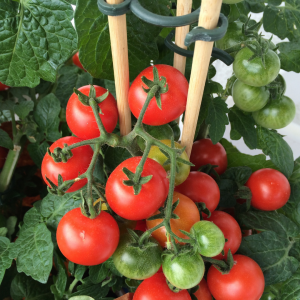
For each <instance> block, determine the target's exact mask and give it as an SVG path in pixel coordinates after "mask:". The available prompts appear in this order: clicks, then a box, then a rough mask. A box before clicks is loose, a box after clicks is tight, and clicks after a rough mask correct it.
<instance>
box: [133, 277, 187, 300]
mask: <svg viewBox="0 0 300 300" xmlns="http://www.w3.org/2000/svg"><path fill="white" fill-rule="evenodd" d="M133 300H191V296H190V295H189V293H188V291H187V290H182V291H180V292H178V293H174V292H173V291H171V290H170V289H169V287H168V284H167V282H166V277H165V276H164V274H163V273H156V274H155V275H153V276H152V277H150V278H148V279H145V280H144V281H143V282H142V283H141V284H140V285H139V287H138V288H137V290H136V291H135V293H134V295H133Z"/></svg>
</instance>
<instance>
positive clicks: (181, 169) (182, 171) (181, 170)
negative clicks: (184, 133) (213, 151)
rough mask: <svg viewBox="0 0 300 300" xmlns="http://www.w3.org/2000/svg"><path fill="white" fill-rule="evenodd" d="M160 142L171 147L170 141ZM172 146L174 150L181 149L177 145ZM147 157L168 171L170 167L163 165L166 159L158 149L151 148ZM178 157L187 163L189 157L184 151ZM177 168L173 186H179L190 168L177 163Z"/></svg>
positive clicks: (155, 147)
mask: <svg viewBox="0 0 300 300" xmlns="http://www.w3.org/2000/svg"><path fill="white" fill-rule="evenodd" d="M161 142H162V143H164V144H165V145H167V146H169V147H171V140H162V141H161ZM174 144H175V148H176V149H182V148H183V147H182V146H181V145H180V144H179V143H176V142H174ZM148 157H149V158H152V159H154V160H155V161H157V162H158V163H159V164H160V165H162V166H163V168H164V169H165V170H166V171H167V172H169V171H170V168H171V165H170V164H167V165H164V163H165V161H166V160H167V157H166V156H165V155H164V154H163V153H162V152H161V151H160V150H159V148H158V147H157V146H152V147H151V149H150V152H149V154H148ZM180 157H181V158H182V159H184V160H186V161H189V157H188V156H187V154H186V152H185V151H183V153H182V154H181V155H180ZM177 166H178V172H177V173H176V176H175V185H180V184H181V183H183V182H184V181H185V180H186V179H187V177H188V176H189V174H190V168H191V167H190V166H189V165H186V164H183V163H180V162H178V163H177Z"/></svg>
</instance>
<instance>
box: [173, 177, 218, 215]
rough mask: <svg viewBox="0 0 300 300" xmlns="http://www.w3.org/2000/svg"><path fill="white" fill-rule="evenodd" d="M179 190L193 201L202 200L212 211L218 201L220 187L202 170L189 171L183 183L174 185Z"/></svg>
mask: <svg viewBox="0 0 300 300" xmlns="http://www.w3.org/2000/svg"><path fill="white" fill-rule="evenodd" d="M175 191H176V192H179V193H181V194H183V195H185V196H187V197H189V198H190V199H192V200H193V201H194V202H204V203H205V205H206V207H207V208H208V209H209V210H210V212H213V211H214V210H215V209H216V208H217V206H218V204H219V202H220V189H219V187H218V185H217V183H216V182H215V180H214V179H213V178H212V177H210V176H209V175H207V174H205V173H202V172H191V173H190V174H189V176H188V178H187V179H186V181H185V182H184V183H182V184H181V185H178V186H176V187H175Z"/></svg>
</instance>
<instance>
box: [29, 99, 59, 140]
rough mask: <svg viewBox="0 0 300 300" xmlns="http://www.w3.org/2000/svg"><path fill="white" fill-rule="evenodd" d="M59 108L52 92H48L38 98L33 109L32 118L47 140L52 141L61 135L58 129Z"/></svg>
mask: <svg viewBox="0 0 300 300" xmlns="http://www.w3.org/2000/svg"><path fill="white" fill-rule="evenodd" d="M60 110H61V108H60V102H59V100H58V99H57V98H56V96H55V95H54V94H48V95H47V96H46V97H44V98H43V99H42V100H40V101H39V103H38V104H37V106H36V109H35V110H34V113H33V116H34V120H35V122H36V123H37V124H38V125H39V129H40V130H41V131H42V132H44V133H45V135H46V139H47V140H48V141H51V142H54V141H56V140H58V139H59V138H60V137H61V133H60V132H59V131H58V126H59V121H60V118H59V113H60Z"/></svg>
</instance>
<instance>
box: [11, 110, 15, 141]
mask: <svg viewBox="0 0 300 300" xmlns="http://www.w3.org/2000/svg"><path fill="white" fill-rule="evenodd" d="M10 115H11V124H12V133H13V137H15V136H16V135H17V124H16V119H15V114H14V112H13V111H12V110H11V111H10Z"/></svg>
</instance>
